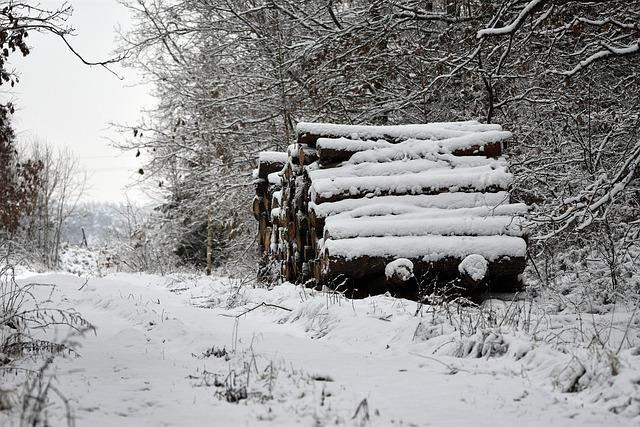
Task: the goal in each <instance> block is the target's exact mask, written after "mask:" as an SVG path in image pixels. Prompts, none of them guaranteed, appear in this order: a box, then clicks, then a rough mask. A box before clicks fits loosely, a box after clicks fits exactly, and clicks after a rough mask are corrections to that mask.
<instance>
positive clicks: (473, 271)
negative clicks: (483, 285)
mask: <svg viewBox="0 0 640 427" xmlns="http://www.w3.org/2000/svg"><path fill="white" fill-rule="evenodd" d="M488 267H489V263H488V262H487V260H486V259H485V258H484V257H483V256H482V255H478V254H471V255H468V256H467V257H466V258H465V259H463V260H462V262H461V263H460V264H459V265H458V271H459V272H460V273H461V274H464V275H467V276H469V277H471V278H472V279H473V280H475V281H476V282H479V281H480V280H482V279H484V276H485V275H486V274H487V268H488Z"/></svg>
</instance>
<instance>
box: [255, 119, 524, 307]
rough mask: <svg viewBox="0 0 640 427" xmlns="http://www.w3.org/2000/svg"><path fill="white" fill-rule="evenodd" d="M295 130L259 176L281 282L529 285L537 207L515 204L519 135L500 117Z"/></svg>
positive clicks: (407, 289) (261, 209)
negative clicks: (531, 218) (529, 224)
mask: <svg viewBox="0 0 640 427" xmlns="http://www.w3.org/2000/svg"><path fill="white" fill-rule="evenodd" d="M296 130H297V142H296V144H293V145H291V146H289V148H288V150H287V152H286V153H276V152H265V153H261V154H260V158H259V162H258V169H257V170H256V172H255V178H256V181H255V183H256V197H255V199H254V208H253V210H254V215H255V217H256V219H257V220H258V223H259V232H258V234H259V237H258V241H259V247H260V253H261V254H262V256H263V257H264V259H265V260H268V261H269V262H270V263H271V264H272V265H273V264H275V265H276V269H277V270H278V273H279V275H280V277H281V278H282V280H287V281H291V282H297V283H306V284H308V285H313V286H317V287H322V286H327V287H330V288H334V289H335V288H340V287H342V289H349V290H350V291H351V292H352V293H353V294H354V295H362V296H364V295H369V294H375V293H380V292H386V291H391V292H392V293H393V292H394V290H396V291H398V292H397V293H401V294H408V295H410V294H412V293H415V292H417V288H418V286H419V284H421V285H424V282H425V281H426V280H435V281H436V282H438V283H445V282H449V281H451V280H454V279H460V280H458V281H459V283H462V284H463V285H464V286H466V287H468V288H475V287H478V286H479V285H481V284H482V285H490V286H492V287H493V288H499V289H505V290H509V289H514V288H516V287H518V286H519V284H520V283H519V281H520V279H519V277H520V275H521V273H522V272H523V270H524V266H525V254H526V247H527V244H526V228H525V227H524V224H523V222H522V221H521V220H520V217H519V215H521V214H523V213H525V212H526V211H527V206H526V205H524V204H520V203H510V196H509V193H508V189H509V187H510V185H511V183H512V181H513V175H512V174H511V173H510V172H509V171H508V167H507V166H508V165H507V161H506V159H505V157H503V155H502V153H503V149H504V147H505V144H506V142H507V141H508V140H509V139H510V138H511V134H510V133H509V132H506V131H503V130H502V128H501V127H500V126H499V125H486V124H481V123H479V122H475V121H469V122H453V123H431V124H424V125H404V126H351V125H333V124H316V123H299V124H298V126H297V129H296ZM483 260H484V261H483ZM483 263H484V264H483ZM396 265H397V266H399V270H397V271H396V270H394V268H395V266H396ZM405 270H406V271H408V273H405ZM427 278H429V279H427ZM434 278H435V279H434ZM401 289H402V292H400V290H401Z"/></svg>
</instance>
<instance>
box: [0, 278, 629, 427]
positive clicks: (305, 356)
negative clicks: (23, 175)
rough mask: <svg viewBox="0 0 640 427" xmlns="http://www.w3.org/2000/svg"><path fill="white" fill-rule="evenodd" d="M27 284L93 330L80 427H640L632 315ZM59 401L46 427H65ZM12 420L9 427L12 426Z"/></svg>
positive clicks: (162, 284) (128, 285)
mask: <svg viewBox="0 0 640 427" xmlns="http://www.w3.org/2000/svg"><path fill="white" fill-rule="evenodd" d="M21 282H22V283H28V282H37V283H50V284H54V285H55V290H54V292H53V293H52V294H51V297H50V303H49V304H51V305H52V306H56V307H60V308H69V309H73V310H76V311H77V312H79V313H81V314H82V315H83V316H84V317H85V318H86V319H87V320H89V321H90V322H91V323H92V324H93V325H94V326H95V333H87V334H85V335H84V336H82V337H73V338H72V339H71V341H76V342H77V343H78V344H77V346H78V347H77V353H78V356H77V357H75V356H67V357H58V358H57V359H56V362H55V363H54V365H53V366H52V368H51V369H50V370H49V372H50V373H51V374H53V375H55V379H54V383H53V384H54V385H55V386H56V387H57V388H58V389H59V390H60V392H61V393H62V394H63V395H64V396H66V398H68V399H69V401H70V404H71V407H72V408H73V411H74V414H75V417H76V424H77V425H78V426H85V425H86V426H92V427H98V426H111V425H118V426H163V425H166V426H199V425H203V426H204V425H216V426H253V425H257V426H287V425H302V426H311V425H317V426H319V425H356V426H364V425H371V426H412V425H417V426H427V425H432V426H467V425H473V426H493V427H495V426H512V425H518V426H520V427H522V426H541V425H546V426H570V425H594V426H608V425H616V426H625V425H629V426H632V425H633V426H636V425H638V422H640V417H639V414H640V351H639V350H640V347H639V346H638V345H639V343H640V337H639V336H638V331H639V330H640V327H639V325H638V321H637V317H635V313H633V312H632V311H629V310H627V309H626V308H624V307H622V306H619V307H617V308H616V310H611V311H610V312H606V313H603V314H595V313H594V314H589V315H584V317H582V316H577V315H576V314H575V313H574V314H571V313H570V312H567V311H562V312H558V313H557V314H556V315H549V314H548V313H549V312H550V311H549V310H548V307H547V308H544V307H539V306H537V305H531V304H526V303H524V302H518V301H514V302H502V301H497V300H492V301H487V302H485V304H484V305H483V307H482V310H483V312H482V315H478V313H477V310H478V309H476V308H472V307H463V306H459V305H447V304H445V305H444V306H441V307H440V308H437V309H436V308H434V307H429V306H426V307H423V308H422V310H421V311H420V312H419V313H418V315H416V310H417V305H416V303H415V302H411V301H407V300H399V299H394V298H391V297H387V296H377V297H372V298H367V299H363V300H353V301H352V300H347V299H344V298H343V297H340V296H336V295H332V294H327V293H318V292H311V291H310V290H308V289H303V288H300V287H296V286H293V285H289V284H285V285H282V286H277V287H275V288H274V289H272V290H266V289H262V288H252V287H251V285H250V284H248V285H247V284H245V285H244V286H242V285H241V284H240V283H238V282H234V281H231V280H228V279H224V278H207V277H197V276H188V275H174V276H170V277H159V276H153V275H138V274H124V273H118V274H112V275H109V276H107V277H104V278H92V279H90V280H88V281H85V279H81V278H78V277H76V276H73V275H69V274H41V275H37V276H31V277H27V274H24V275H23V277H21ZM49 291H50V289H47V290H46V291H45V288H42V292H43V295H42V297H43V298H44V297H47V296H48V295H49V294H48V292H49ZM45 292H46V293H45ZM543 309H544V312H545V313H547V314H546V315H544V316H542V315H539V313H540V312H541V310H543ZM478 319H483V320H482V321H479V320H478ZM473 322H476V323H475V324H474V323H473ZM594 325H595V328H594ZM589 331H596V332H597V333H596V334H595V335H597V336H599V337H600V339H601V340H604V339H605V336H606V339H607V340H608V341H607V343H608V344H607V346H606V347H608V348H617V347H618V346H617V345H616V343H617V342H622V343H623V344H622V346H621V350H620V352H619V353H618V354H613V353H607V352H606V351H605V350H604V348H605V346H602V345H599V344H598V343H597V342H590V343H589V342H586V343H585V342H584V341H585V339H586V337H587V336H590V335H589V334H590V332H589ZM57 334H58V339H63V338H65V336H66V335H65V334H66V332H64V331H63V329H58V331H57ZM53 400H54V402H56V403H54V406H52V407H50V408H49V409H48V416H49V420H50V422H51V423H52V425H64V424H65V423H66V420H65V418H64V410H63V408H62V402H61V401H60V400H59V399H57V400H56V399H55V398H54V399H53ZM1 414H2V413H0V424H1V425H4V424H9V425H11V424H12V421H16V418H15V416H16V415H15V413H14V415H13V418H10V417H8V416H7V415H6V414H4V415H1ZM2 417H4V418H2ZM16 422H17V421H16Z"/></svg>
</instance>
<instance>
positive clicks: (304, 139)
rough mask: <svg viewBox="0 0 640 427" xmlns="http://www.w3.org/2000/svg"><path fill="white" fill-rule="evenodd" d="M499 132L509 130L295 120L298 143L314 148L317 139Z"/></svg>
mask: <svg viewBox="0 0 640 427" xmlns="http://www.w3.org/2000/svg"><path fill="white" fill-rule="evenodd" d="M487 132H494V133H495V132H498V133H502V134H503V135H504V139H506V138H509V137H510V136H511V135H510V133H509V132H503V131H502V127H501V126H500V125H495V124H482V123H479V122H448V123H427V124H421V125H396V126H359V125H340V124H332V123H304V122H302V123H298V125H297V126H296V135H297V142H298V143H299V144H307V145H308V146H309V147H315V145H316V142H317V141H318V139H320V138H351V139H365V140H366V139H372V140H376V139H384V140H386V141H389V142H391V143H397V142H401V141H404V140H407V139H430V140H442V139H447V138H455V137H461V136H465V135H469V134H472V133H473V134H482V133H487Z"/></svg>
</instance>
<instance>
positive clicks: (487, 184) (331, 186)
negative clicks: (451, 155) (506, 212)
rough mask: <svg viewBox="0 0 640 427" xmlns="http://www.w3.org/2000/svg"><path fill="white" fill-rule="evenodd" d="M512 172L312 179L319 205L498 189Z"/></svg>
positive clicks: (490, 170)
mask: <svg viewBox="0 0 640 427" xmlns="http://www.w3.org/2000/svg"><path fill="white" fill-rule="evenodd" d="M512 181H513V175H511V174H510V173H509V172H507V171H506V169H505V168H504V167H498V168H495V169H493V168H489V167H478V168H460V169H451V170H440V169H435V170H430V171H426V172H421V173H409V174H401V175H395V176H391V177H384V176H374V177H370V176H362V177H339V178H323V179H318V180H314V181H313V182H312V183H311V187H310V192H311V200H312V201H313V203H315V204H316V205H318V204H320V203H326V202H336V201H339V200H344V199H356V198H363V197H374V196H375V197H378V196H389V195H393V196H398V195H408V194H414V195H434V194H440V193H447V192H450V191H451V192H479V191H481V192H492V193H494V192H498V191H502V190H506V189H507V188H508V187H509V185H510V184H511V182H512Z"/></svg>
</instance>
